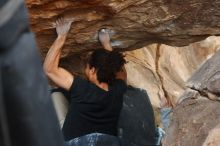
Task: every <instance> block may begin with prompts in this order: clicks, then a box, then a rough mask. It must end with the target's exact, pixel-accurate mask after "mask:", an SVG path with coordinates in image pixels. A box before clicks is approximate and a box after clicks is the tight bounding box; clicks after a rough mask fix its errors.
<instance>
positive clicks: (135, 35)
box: [26, 0, 220, 56]
mask: <svg viewBox="0 0 220 146" xmlns="http://www.w3.org/2000/svg"><path fill="white" fill-rule="evenodd" d="M26 4H27V7H28V9H29V14H30V15H29V16H30V24H31V28H32V30H33V31H34V32H35V34H36V38H37V41H38V45H39V48H40V49H41V51H42V52H43V55H45V53H46V52H47V50H48V48H49V47H50V45H51V44H52V42H53V41H54V39H55V38H56V32H55V29H54V28H55V21H56V19H57V18H58V17H64V18H65V19H67V20H70V21H71V20H73V21H74V22H73V24H72V27H71V30H70V33H69V35H68V39H67V43H66V44H65V47H64V49H63V55H64V56H68V55H72V54H74V53H76V52H85V51H89V50H94V49H96V48H100V47H101V45H100V44H99V42H98V41H97V31H98V30H99V29H100V28H103V27H105V28H109V33H110V34H111V36H112V45H113V46H114V48H118V49H120V50H130V49H137V48H141V47H144V46H146V45H148V44H151V43H163V44H168V45H172V46H186V45H189V43H192V42H195V41H198V40H202V39H204V38H206V37H207V36H209V35H219V34H220V23H219V22H220V17H219V15H220V3H219V1H218V0H153V1H150V0H72V1H70V0H62V1H61V0H26Z"/></svg>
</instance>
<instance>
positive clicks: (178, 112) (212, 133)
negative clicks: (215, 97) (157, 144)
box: [164, 98, 220, 146]
mask: <svg viewBox="0 0 220 146" xmlns="http://www.w3.org/2000/svg"><path fill="white" fill-rule="evenodd" d="M219 106H220V102H217V101H212V100H209V99H207V98H199V99H186V100H185V101H183V102H182V103H181V104H180V105H179V106H177V107H176V108H175V110H174V113H173V119H172V121H171V124H170V127H169V128H168V130H167V137H166V138H165V141H164V146H219V145H220V141H219V133H216V132H218V131H219V122H220V110H219Z"/></svg>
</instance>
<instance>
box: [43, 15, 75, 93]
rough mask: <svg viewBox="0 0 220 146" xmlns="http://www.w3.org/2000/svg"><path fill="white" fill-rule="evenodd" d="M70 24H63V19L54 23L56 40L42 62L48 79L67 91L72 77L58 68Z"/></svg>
mask: <svg viewBox="0 0 220 146" xmlns="http://www.w3.org/2000/svg"><path fill="white" fill-rule="evenodd" d="M70 26H71V22H65V20H64V19H59V20H57V22H56V31H57V35H58V36H57V39H56V40H55V41H54V43H53V45H52V46H51V47H50V49H49V51H48V53H47V56H46V58H45V61H44V65H43V67H44V71H45V73H46V75H47V76H48V78H49V79H51V80H52V81H53V82H54V83H55V84H56V85H57V86H58V87H61V88H64V89H66V90H69V89H70V87H71V85H72V82H73V80H74V76H73V75H72V74H71V73H70V72H68V71H67V70H65V69H63V68H61V67H59V60H60V55H61V48H62V47H63V45H64V43H65V40H66V37H67V33H68V31H69V29H70Z"/></svg>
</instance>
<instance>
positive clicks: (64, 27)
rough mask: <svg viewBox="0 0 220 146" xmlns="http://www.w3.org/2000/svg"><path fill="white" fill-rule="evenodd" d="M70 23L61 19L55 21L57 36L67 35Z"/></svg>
mask: <svg viewBox="0 0 220 146" xmlns="http://www.w3.org/2000/svg"><path fill="white" fill-rule="evenodd" d="M71 23H72V21H67V20H65V19H63V18H60V19H58V20H57V21H56V31H57V35H58V36H62V35H67V33H68V31H69V30H70V26H71Z"/></svg>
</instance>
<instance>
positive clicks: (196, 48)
mask: <svg viewBox="0 0 220 146" xmlns="http://www.w3.org/2000/svg"><path fill="white" fill-rule="evenodd" d="M219 48H220V37H209V38H207V39H206V40H204V41H201V42H197V43H193V44H191V45H189V46H187V47H171V46H167V45H158V44H153V45H150V46H147V47H144V48H142V49H138V50H134V51H132V52H126V58H127V60H128V62H129V63H128V64H127V65H126V70H127V72H128V83H129V84H131V85H133V86H135V87H138V88H143V89H145V90H146V91H147V92H148V94H149V96H150V99H151V102H152V104H153V105H154V106H156V107H160V99H161V98H163V97H166V98H168V99H170V100H171V101H172V103H173V105H175V103H176V102H177V100H178V98H179V97H180V96H181V95H182V94H183V91H184V90H185V89H187V88H186V81H187V80H188V79H189V78H190V77H191V76H192V75H193V73H194V72H195V71H196V70H197V69H198V68H199V67H200V66H201V65H202V64H203V63H204V62H205V61H206V60H207V59H208V58H210V57H211V56H212V55H213V54H215V53H216V51H217V50H218V49H219ZM204 72H206V71H205V70H204ZM216 84H217V83H216Z"/></svg>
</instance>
